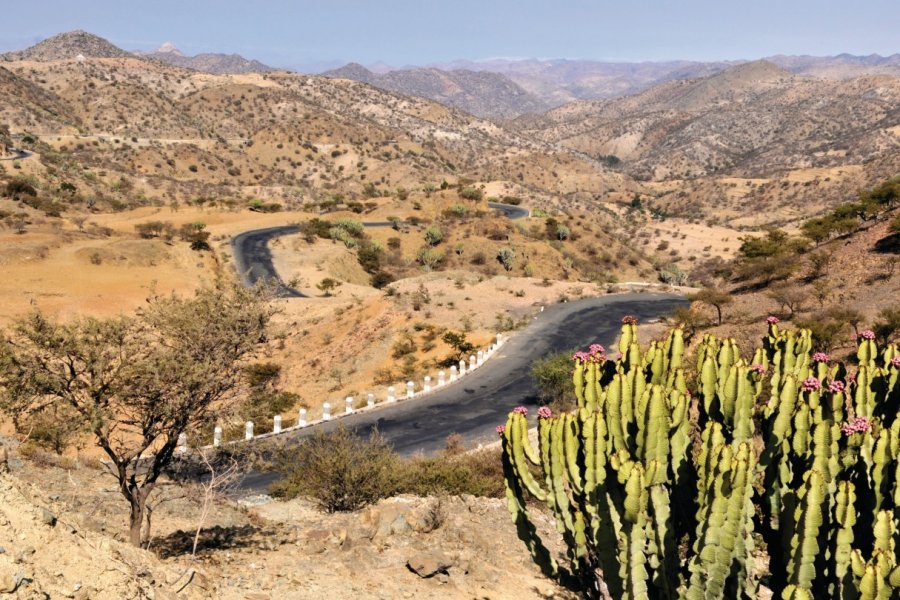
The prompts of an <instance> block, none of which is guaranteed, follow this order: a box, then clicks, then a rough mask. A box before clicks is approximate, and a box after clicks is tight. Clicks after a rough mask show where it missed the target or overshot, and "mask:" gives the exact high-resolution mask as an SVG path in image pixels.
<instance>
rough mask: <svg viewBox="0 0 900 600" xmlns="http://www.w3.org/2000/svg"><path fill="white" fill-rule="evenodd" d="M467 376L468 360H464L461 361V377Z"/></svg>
mask: <svg viewBox="0 0 900 600" xmlns="http://www.w3.org/2000/svg"><path fill="white" fill-rule="evenodd" d="M465 374H466V359H464V358H463V359H462V360H460V361H459V376H460V377H462V376H463V375H465Z"/></svg>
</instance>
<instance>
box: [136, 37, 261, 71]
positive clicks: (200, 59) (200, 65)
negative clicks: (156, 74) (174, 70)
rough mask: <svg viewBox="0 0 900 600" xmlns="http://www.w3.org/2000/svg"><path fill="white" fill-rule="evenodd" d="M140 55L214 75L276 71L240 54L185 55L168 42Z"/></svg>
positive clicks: (210, 53)
mask: <svg viewBox="0 0 900 600" xmlns="http://www.w3.org/2000/svg"><path fill="white" fill-rule="evenodd" d="M136 54H138V55H139V56H142V57H144V58H148V59H150V60H158V61H162V62H164V63H167V64H170V65H173V66H176V67H181V68H184V69H193V70H195V71H202V72H204V73H212V74H213V75H240V74H243V73H268V72H269V71H274V69H273V68H272V67H270V66H267V65H264V64H263V63H261V62H259V61H258V60H252V59H248V58H244V57H243V56H241V55H240V54H222V53H216V52H206V53H202V54H197V55H196V56H185V55H184V54H183V53H182V52H181V51H180V50H179V49H178V48H177V47H175V45H174V44H172V43H170V42H166V43H165V44H163V45H162V46H160V47H159V48H157V49H156V50H154V51H153V52H138V53H136Z"/></svg>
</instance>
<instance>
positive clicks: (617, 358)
mask: <svg viewBox="0 0 900 600" xmlns="http://www.w3.org/2000/svg"><path fill="white" fill-rule="evenodd" d="M616 360H622V353H621V352H616Z"/></svg>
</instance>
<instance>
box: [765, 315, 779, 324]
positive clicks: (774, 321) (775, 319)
mask: <svg viewBox="0 0 900 600" xmlns="http://www.w3.org/2000/svg"><path fill="white" fill-rule="evenodd" d="M766 323H768V324H769V325H778V324H779V323H781V319H779V318H778V317H775V316H772V315H769V316H768V317H766Z"/></svg>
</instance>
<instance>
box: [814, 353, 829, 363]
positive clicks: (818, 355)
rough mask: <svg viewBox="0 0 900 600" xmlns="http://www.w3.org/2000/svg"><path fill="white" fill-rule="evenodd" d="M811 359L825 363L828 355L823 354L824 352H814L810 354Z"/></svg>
mask: <svg viewBox="0 0 900 600" xmlns="http://www.w3.org/2000/svg"><path fill="white" fill-rule="evenodd" d="M812 361H813V362H814V363H827V362H828V355H827V354H825V353H824V352H816V353H815V354H813V355H812Z"/></svg>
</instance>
